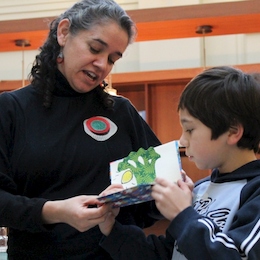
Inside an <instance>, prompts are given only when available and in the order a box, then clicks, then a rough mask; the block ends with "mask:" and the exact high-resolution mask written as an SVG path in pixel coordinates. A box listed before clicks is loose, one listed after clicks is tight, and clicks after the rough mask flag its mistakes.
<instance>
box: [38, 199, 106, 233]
mask: <svg viewBox="0 0 260 260" xmlns="http://www.w3.org/2000/svg"><path fill="white" fill-rule="evenodd" d="M109 210H110V208H109V206H108V205H106V204H103V205H102V204H101V203H100V202H99V200H98V199H97V196H87V195H86V196H85V195H82V196H77V197H73V198H69V199H65V200H56V201H47V202H46V203H45V204H44V206H43V209H42V217H43V221H44V223H46V224H54V223H66V224H68V225H70V226H72V227H74V228H75V229H77V230H78V231H80V232H84V231H87V230H88V229H90V228H92V227H94V226H96V225H98V224H99V223H101V222H104V221H105V219H106V216H107V214H108V212H109Z"/></svg>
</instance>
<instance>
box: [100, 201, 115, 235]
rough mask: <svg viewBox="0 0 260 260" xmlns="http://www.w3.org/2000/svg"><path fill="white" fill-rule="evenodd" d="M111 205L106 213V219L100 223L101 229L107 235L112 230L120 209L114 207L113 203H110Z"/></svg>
mask: <svg viewBox="0 0 260 260" xmlns="http://www.w3.org/2000/svg"><path fill="white" fill-rule="evenodd" d="M109 206H110V210H109V211H108V213H107V214H106V218H105V221H104V222H101V223H99V229H100V231H101V232H102V233H103V235H105V236H108V235H109V234H110V232H111V230H112V229H113V226H114V224H115V218H116V216H117V215H118V213H119V210H120V208H112V204H110V205H109Z"/></svg>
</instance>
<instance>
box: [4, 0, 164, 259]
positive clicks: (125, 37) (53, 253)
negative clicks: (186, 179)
mask: <svg viewBox="0 0 260 260" xmlns="http://www.w3.org/2000/svg"><path fill="white" fill-rule="evenodd" d="M135 33H136V30H135V25H134V23H133V21H132V20H131V19H130V17H129V16H128V15H127V14H126V12H125V11H124V10H123V9H122V8H121V7H120V6H118V4H116V3H115V2H113V1H112V0H102V1H99V0H83V1H81V2H78V3H76V4H75V5H74V6H72V7H71V8H70V9H68V10H67V11H66V12H65V13H63V14H61V15H60V16H59V17H58V18H57V19H56V20H54V21H53V22H52V24H51V27H50V33H49V36H48V38H47V40H46V42H45V43H44V45H43V46H42V47H41V49H40V53H39V55H37V56H36V60H35V63H34V65H33V68H32V70H31V79H32V81H31V84H30V85H29V86H26V87H25V88H22V89H19V90H16V91H12V92H6V93H3V94H2V95H0V115H1V117H0V132H1V135H0V209H1V211H0V225H1V226H7V227H9V237H8V238H9V240H8V257H9V259H19V260H21V259H26V260H28V259H110V257H109V256H108V254H107V253H105V251H103V249H101V248H100V247H99V245H98V243H99V240H100V238H101V233H100V231H99V228H98V227H97V226H96V225H97V224H98V223H100V222H102V221H104V219H105V216H106V213H107V210H108V209H107V207H106V206H105V205H104V206H101V207H95V205H98V201H97V200H96V194H99V193H100V192H102V191H103V190H104V189H105V188H106V187H107V186H108V185H109V184H110V179H109V163H110V162H111V161H114V160H117V159H119V158H122V157H125V156H127V155H128V154H129V153H130V152H131V151H137V150H138V149H139V148H140V147H143V148H148V147H149V146H156V145H159V144H160V142H159V140H158V139H157V138H156V136H155V135H154V133H153V132H152V131H151V129H150V128H149V127H148V125H147V124H146V123H145V122H144V120H143V119H142V118H141V117H140V116H139V114H138V112H137V111H136V110H135V108H134V107H133V106H132V105H131V103H130V102H129V101H128V100H127V99H125V98H123V97H113V96H110V95H109V94H107V93H106V92H105V91H104V88H103V86H104V84H103V83H102V82H103V80H104V78H105V77H106V76H107V75H108V74H109V73H110V71H111V69H112V67H113V64H114V63H115V62H116V61H117V60H118V59H119V58H121V57H122V55H123V53H124V51H125V49H126V48H127V46H128V44H130V43H131V42H133V40H134V37H135ZM93 206H94V207H93ZM153 207H154V204H151V203H147V204H142V205H141V206H140V205H137V206H130V207H126V208H124V209H122V210H121V212H120V214H119V216H118V221H120V222H121V223H123V224H135V225H138V226H140V227H145V226H149V225H151V224H152V223H154V221H155V219H154V218H153V217H151V216H152V214H155V213H157V212H156V210H155V208H153ZM154 211H155V212H154ZM153 216H155V215H153Z"/></svg>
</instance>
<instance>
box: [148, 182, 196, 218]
mask: <svg viewBox="0 0 260 260" xmlns="http://www.w3.org/2000/svg"><path fill="white" fill-rule="evenodd" d="M152 197H153V198H154V199H155V204H156V206H157V208H158V210H159V211H160V212H161V214H162V215H163V216H164V217H165V218H167V219H168V220H170V221H172V220H173V219H174V218H175V217H176V216H177V215H178V214H179V213H180V212H181V211H183V210H184V209H186V208H187V207H189V206H191V204H192V191H191V190H190V186H189V185H188V184H187V183H185V182H184V181H182V180H178V182H177V183H172V182H169V181H167V180H165V179H163V178H156V180H155V185H154V186H153V188H152Z"/></svg>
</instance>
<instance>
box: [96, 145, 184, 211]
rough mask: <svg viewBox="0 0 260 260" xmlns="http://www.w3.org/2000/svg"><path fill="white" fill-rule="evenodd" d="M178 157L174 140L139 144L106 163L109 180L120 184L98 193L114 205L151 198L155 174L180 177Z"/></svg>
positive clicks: (176, 178) (168, 177)
mask: <svg viewBox="0 0 260 260" xmlns="http://www.w3.org/2000/svg"><path fill="white" fill-rule="evenodd" d="M181 169H182V167H181V159H180V154H179V145H178V141H171V142H169V143H166V144H162V145H159V146H156V147H150V148H148V149H147V150H145V149H143V148H140V149H139V150H138V151H137V152H131V153H130V154H129V155H128V156H127V157H125V158H123V159H120V160H117V161H114V162H111V163H110V178H111V184H122V185H123V187H124V189H123V190H122V191H119V192H116V193H112V194H109V195H107V196H102V197H99V198H98V199H99V200H100V201H101V202H103V203H108V202H112V203H113V206H114V207H124V206H128V205H132V204H137V203H142V202H145V201H149V200H153V198H152V197H151V189H152V186H153V185H154V181H155V179H156V177H162V178H164V179H167V180H168V181H171V182H176V181H177V180H178V179H181Z"/></svg>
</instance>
